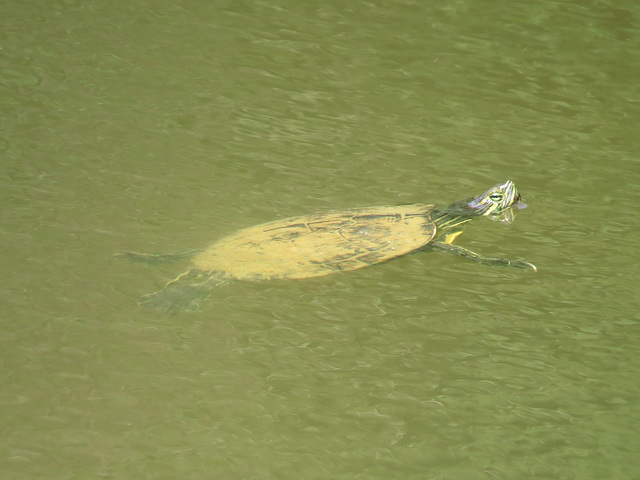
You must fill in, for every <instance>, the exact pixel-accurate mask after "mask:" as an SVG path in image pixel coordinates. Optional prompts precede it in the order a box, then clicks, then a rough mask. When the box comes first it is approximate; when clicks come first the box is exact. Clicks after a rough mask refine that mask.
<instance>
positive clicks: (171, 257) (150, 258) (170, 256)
mask: <svg viewBox="0 0 640 480" xmlns="http://www.w3.org/2000/svg"><path fill="white" fill-rule="evenodd" d="M201 251H202V250H198V249H190V250H181V251H179V252H172V253H138V252H129V251H126V250H123V251H120V252H116V253H114V257H118V258H126V259H127V260H131V261H132V262H141V263H151V264H159V263H176V262H178V261H180V260H182V259H183V258H189V257H193V256H194V255H197V254H198V253H200V252H201Z"/></svg>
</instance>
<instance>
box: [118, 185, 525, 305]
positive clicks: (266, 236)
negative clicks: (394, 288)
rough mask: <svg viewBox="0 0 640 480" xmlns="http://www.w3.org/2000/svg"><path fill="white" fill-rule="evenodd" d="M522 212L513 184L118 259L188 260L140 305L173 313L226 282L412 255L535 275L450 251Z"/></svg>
mask: <svg viewBox="0 0 640 480" xmlns="http://www.w3.org/2000/svg"><path fill="white" fill-rule="evenodd" d="M523 206H525V205H524V204H522V203H521V202H520V194H519V193H518V191H517V190H516V187H515V185H514V184H513V182H511V181H507V182H506V183H503V184H498V185H496V186H495V187H493V188H491V189H489V190H487V191H486V192H485V193H483V194H482V195H480V196H479V197H477V198H471V199H466V200H462V201H459V202H456V203H453V204H451V205H449V206H448V207H444V208H435V207H434V206H433V205H428V204H422V203H418V204H412V205H399V206H381V207H367V208H354V209H348V210H336V211H330V212H324V213H316V214H312V215H306V216H302V217H294V218H287V219H285V220H276V221H275V222H270V223H264V224H262V225H257V226H254V227H249V228H245V229H243V230H239V231H237V232H236V233H232V234H231V235H229V236H227V237H224V238H222V239H220V240H218V241H217V242H216V243H214V244H213V245H211V246H209V247H208V248H206V249H204V250H196V251H188V252H183V253H179V254H161V255H150V254H143V253H135V252H119V253H118V254H117V255H119V256H123V257H128V258H131V259H133V260H140V261H151V262H170V261H175V260H178V259H180V258H184V257H185V256H194V258H193V266H192V267H191V268H190V269H189V270H187V271H186V272H184V273H183V274H181V275H180V276H178V277H177V278H176V279H174V280H172V281H170V282H169V283H167V285H166V286H165V287H164V288H163V289H162V290H161V291H159V292H157V293H154V294H151V295H145V296H144V297H142V298H141V299H140V303H141V304H143V305H146V306H150V307H153V308H159V309H162V310H167V311H170V312H172V313H177V312H180V311H182V310H194V309H195V308H196V307H197V306H198V304H199V303H200V301H202V300H203V299H205V298H207V297H208V296H209V294H210V293H211V292H212V291H213V289H214V288H215V287H217V286H219V285H221V284H224V283H227V282H229V281H231V280H274V279H301V278H310V277H319V276H323V275H328V274H330V273H335V272H344V271H348V270H357V269H359V268H363V267H368V266H370V265H374V264H376V263H381V262H384V261H387V260H390V259H392V258H395V257H399V256H401V255H405V254H407V253H410V252H413V251H415V250H427V249H431V250H441V251H446V252H450V253H454V254H456V255H459V256H461V257H464V258H468V259H471V260H475V261H476V262H479V263H483V264H490V265H504V266H508V267H516V268H523V269H531V270H533V271H536V267H535V266H534V265H533V264H531V263H529V262H524V261H521V260H507V259H504V258H492V257H486V256H484V255H480V254H478V253H474V252H472V251H470V250H467V249H466V248H463V247H460V246H457V245H453V244H452V242H453V240H454V239H455V238H456V237H457V236H458V235H459V234H460V233H461V231H460V230H459V229H457V227H459V226H460V225H461V224H462V223H464V222H468V221H469V220H472V219H474V218H477V217H480V216H490V217H492V218H494V219H501V220H502V221H505V222H510V221H512V220H513V208H522V207H523Z"/></svg>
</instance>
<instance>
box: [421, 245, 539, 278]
mask: <svg viewBox="0 0 640 480" xmlns="http://www.w3.org/2000/svg"><path fill="white" fill-rule="evenodd" d="M429 247H431V248H434V249H436V250H440V251H442V252H449V253H453V254H455V255H458V256H459V257H462V258H468V259H469V260H474V261H476V262H478V263H482V264H484V265H500V266H503V267H513V268H524V269H531V270H533V271H534V272H537V271H538V269H537V268H536V266H535V265H534V264H533V263H529V262H525V261H522V260H509V259H506V258H496V257H485V256H484V255H480V254H479V253H475V252H472V251H471V250H468V249H466V248H463V247H460V246H458V245H452V244H451V243H448V242H433V243H430V244H429Z"/></svg>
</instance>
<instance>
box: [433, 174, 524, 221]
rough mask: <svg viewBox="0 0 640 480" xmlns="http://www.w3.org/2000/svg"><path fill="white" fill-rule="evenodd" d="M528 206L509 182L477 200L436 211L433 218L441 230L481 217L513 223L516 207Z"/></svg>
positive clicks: (493, 188)
mask: <svg viewBox="0 0 640 480" xmlns="http://www.w3.org/2000/svg"><path fill="white" fill-rule="evenodd" d="M526 206H527V205H526V204H525V203H522V202H521V201H520V194H519V193H518V190H517V189H516V186H515V184H514V183H513V182H512V181H511V180H507V181H506V182H505V183H500V184H498V185H496V186H495V187H492V188H490V189H489V190H487V191H486V192H484V193H483V194H482V195H480V196H478V197H476V198H469V199H466V200H461V201H459V202H456V203H453V204H451V205H449V206H448V207H445V208H442V209H439V210H436V211H435V212H434V214H433V215H432V218H434V221H435V222H436V224H438V226H439V227H440V228H442V227H453V226H455V225H459V224H460V223H464V222H467V221H469V220H471V219H473V218H476V217H481V216H487V217H489V218H491V219H492V220H500V221H502V222H505V223H511V222H512V221H513V219H514V218H515V212H514V207H515V208H517V209H521V208H525V207H526Z"/></svg>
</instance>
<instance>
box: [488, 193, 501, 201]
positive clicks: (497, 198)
mask: <svg viewBox="0 0 640 480" xmlns="http://www.w3.org/2000/svg"><path fill="white" fill-rule="evenodd" d="M489 198H490V199H491V201H492V202H501V201H502V199H503V198H504V195H503V194H502V193H501V192H494V193H492V194H491V195H489Z"/></svg>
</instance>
